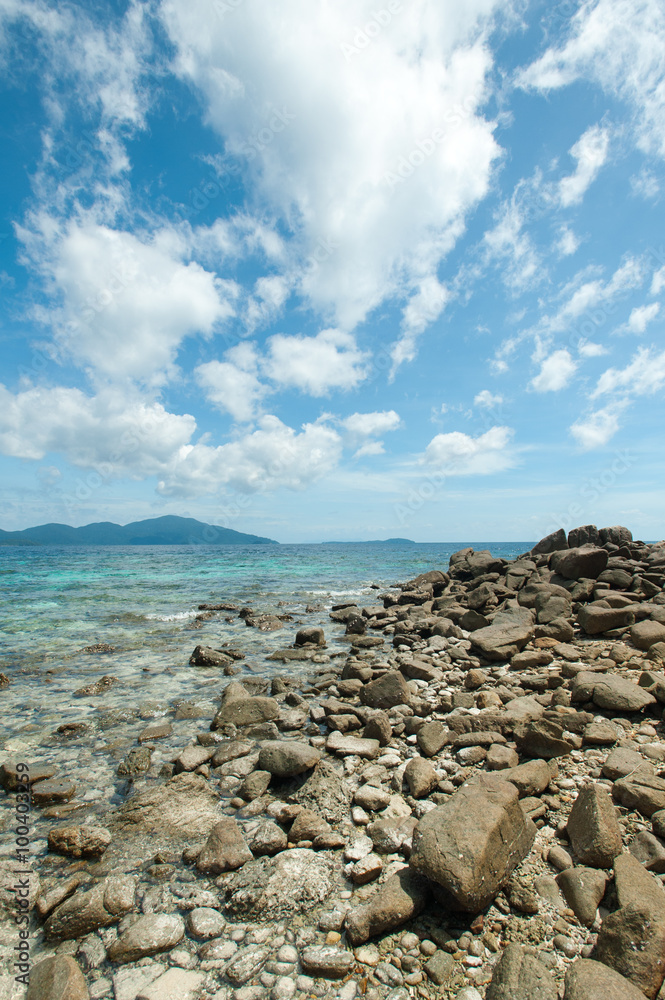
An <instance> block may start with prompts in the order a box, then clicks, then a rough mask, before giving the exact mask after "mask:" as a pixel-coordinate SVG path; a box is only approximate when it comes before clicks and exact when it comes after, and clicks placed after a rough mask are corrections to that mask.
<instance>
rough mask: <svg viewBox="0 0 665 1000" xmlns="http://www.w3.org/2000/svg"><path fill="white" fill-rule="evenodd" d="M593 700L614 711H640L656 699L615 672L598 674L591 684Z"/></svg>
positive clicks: (601, 706) (600, 705)
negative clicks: (592, 684)
mask: <svg viewBox="0 0 665 1000" xmlns="http://www.w3.org/2000/svg"><path fill="white" fill-rule="evenodd" d="M592 697H593V702H594V704H595V705H598V706H599V708H608V709H611V710H612V711H614V712H641V711H642V709H644V708H647V707H648V706H649V705H655V704H656V699H655V698H654V696H653V695H652V694H649V692H648V691H645V689H644V688H642V687H640V686H639V685H638V684H633V682H632V681H629V680H628V679H627V678H626V677H619V676H618V675H617V674H608V675H606V676H604V675H598V676H597V680H596V682H595V683H594V686H593V695H592Z"/></svg>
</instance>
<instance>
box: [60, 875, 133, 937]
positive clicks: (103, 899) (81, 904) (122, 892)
mask: <svg viewBox="0 0 665 1000" xmlns="http://www.w3.org/2000/svg"><path fill="white" fill-rule="evenodd" d="M135 891H136V880H135V879H134V878H132V877H131V876H129V875H122V876H111V877H110V878H106V879H103V880H102V881H101V882H97V883H96V885H94V886H93V887H92V889H88V890H86V891H80V892H76V893H74V895H73V896H69V897H68V898H67V899H65V901H64V902H63V903H61V904H60V905H59V906H58V907H57V908H56V909H55V910H54V911H53V912H52V913H51V915H50V917H49V918H48V920H47V921H46V923H45V924H44V933H45V935H46V937H47V938H61V939H64V940H68V941H69V940H72V939H73V938H78V937H85V935H86V934H90V933H92V931H96V930H97V929H98V928H99V927H109V926H110V925H111V924H116V923H117V922H118V921H119V920H120V918H121V917H123V916H124V914H125V913H128V912H129V911H130V910H132V909H133V908H134V893H135Z"/></svg>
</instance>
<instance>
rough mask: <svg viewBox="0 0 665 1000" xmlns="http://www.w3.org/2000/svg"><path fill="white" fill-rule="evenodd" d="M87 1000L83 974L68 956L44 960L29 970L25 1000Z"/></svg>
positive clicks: (57, 956) (87, 994)
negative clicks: (28, 983)
mask: <svg viewBox="0 0 665 1000" xmlns="http://www.w3.org/2000/svg"><path fill="white" fill-rule="evenodd" d="M8 995H9V994H8ZM89 998H90V994H89V992H88V986H87V984H86V981H85V978H84V976H83V973H82V972H81V970H80V969H79V967H78V965H77V964H76V962H75V961H74V959H73V958H71V957H70V956H69V955H55V956H53V957H52V958H45V959H44V960H43V961H42V962H38V963H37V965H35V966H34V967H33V968H32V969H31V970H30V985H29V986H28V992H27V993H26V1000H89Z"/></svg>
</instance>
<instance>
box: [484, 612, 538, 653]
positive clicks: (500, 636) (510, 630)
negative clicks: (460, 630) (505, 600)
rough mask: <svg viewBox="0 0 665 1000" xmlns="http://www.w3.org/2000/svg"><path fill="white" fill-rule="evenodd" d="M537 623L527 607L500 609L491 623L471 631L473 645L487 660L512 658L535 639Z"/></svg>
mask: <svg viewBox="0 0 665 1000" xmlns="http://www.w3.org/2000/svg"><path fill="white" fill-rule="evenodd" d="M534 634H535V625H534V623H533V616H532V615H531V612H530V611H528V610H526V609H520V610H513V611H500V612H499V613H498V614H497V615H496V616H495V618H494V621H493V622H492V624H491V625H488V626H487V627H486V628H479V629H477V630H476V631H475V632H472V633H471V636H470V639H471V645H472V647H473V649H474V650H475V651H476V652H479V653H480V654H481V656H483V657H484V658H485V659H486V660H491V661H502V660H510V659H511V658H512V657H513V656H514V655H515V654H516V653H519V652H520V650H522V649H524V647H525V646H526V644H527V642H529V641H530V640H531V639H533V636H534Z"/></svg>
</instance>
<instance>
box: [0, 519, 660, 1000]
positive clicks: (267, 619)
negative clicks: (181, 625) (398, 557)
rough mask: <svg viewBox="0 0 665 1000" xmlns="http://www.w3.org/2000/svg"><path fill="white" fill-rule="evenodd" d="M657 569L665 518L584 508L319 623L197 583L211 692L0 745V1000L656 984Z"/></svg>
mask: <svg viewBox="0 0 665 1000" xmlns="http://www.w3.org/2000/svg"><path fill="white" fill-rule="evenodd" d="M664 586H665V543H663V542H661V543H657V544H646V543H643V542H640V541H636V540H634V539H633V537H632V534H631V532H630V531H629V530H628V529H627V528H625V527H619V526H615V527H611V528H604V529H600V530H598V529H597V528H596V527H595V526H593V525H586V526H584V527H580V528H577V529H574V530H572V531H570V532H569V533H568V535H566V534H565V533H564V532H563V531H558V532H556V533H554V534H553V535H550V536H548V537H547V538H544V539H543V540H542V541H540V542H539V543H538V544H537V545H536V546H535V547H534V548H532V549H531V550H530V551H529V552H527V553H525V554H524V555H521V556H519V557H518V558H516V559H511V560H508V559H505V558H502V557H499V556H496V555H493V554H492V552H490V551H488V550H483V551H474V550H473V549H472V548H465V549H461V550H460V551H458V552H456V553H454V554H453V555H452V556H451V558H450V565H449V566H446V567H445V569H444V568H438V567H436V566H433V567H432V568H431V569H430V570H429V571H427V572H424V573H420V574H418V575H416V576H415V577H414V578H413V579H410V580H403V581H401V583H400V584H399V585H397V584H396V585H395V586H393V587H389V588H385V589H383V588H378V589H376V590H375V591H374V592H373V594H374V596H373V597H372V598H371V599H370V600H367V602H365V603H358V602H351V601H341V602H340V603H339V604H333V606H332V608H331V609H330V611H329V612H328V611H326V616H327V622H328V623H327V624H326V625H325V626H324V627H322V626H321V624H320V619H321V615H320V609H314V608H312V609H311V610H310V609H309V608H308V609H306V610H305V612H304V613H303V614H302V615H301V616H299V618H300V619H301V621H300V622H296V621H295V620H294V619H293V616H290V615H287V614H280V613H279V609H272V610H266V609H263V608H261V607H259V606H258V605H257V606H252V607H250V606H247V607H243V606H239V605H238V604H237V603H234V602H232V601H229V600H228V599H227V597H226V595H225V594H223V593H220V594H219V599H218V600H217V601H209V602H206V603H202V604H201V606H200V608H199V609H198V611H197V614H196V616H195V617H194V618H193V619H192V621H191V623H190V625H189V626H188V627H189V629H190V630H191V640H192V641H191V647H192V653H191V659H190V664H191V669H192V670H193V671H196V670H199V669H200V670H201V671H202V673H201V677H202V678H204V677H205V683H204V681H203V680H202V682H201V683H202V687H205V688H206V690H208V692H209V691H211V690H212V685H214V691H215V692H216V694H217V697H216V702H215V704H214V706H213V708H212V710H211V711H210V712H209V713H208V714H207V715H205V714H204V713H203V712H202V711H201V710H200V708H197V706H195V705H192V704H191V703H190V702H187V701H182V702H181V703H180V705H179V706H178V708H177V709H176V710H175V711H172V712H168V713H167V712H164V711H162V710H160V709H158V708H152V709H151V707H150V705H149V704H146V705H143V706H141V707H138V708H137V706H136V705H134V704H130V702H131V700H132V699H131V698H128V703H127V705H126V706H124V707H121V708H116V709H114V710H113V711H112V712H111V711H109V712H107V713H106V716H108V717H109V718H107V719H106V723H105V724H102V725H101V726H100V727H98V728H97V729H94V727H93V725H92V723H91V718H90V716H89V715H86V714H85V713H82V715H81V719H80V720H79V721H71V720H66V721H63V722H62V724H61V725H59V726H55V727H54V729H53V732H52V734H51V736H50V738H49V742H47V743H46V744H44V745H40V746H39V747H34V746H33V747H29V748H28V749H26V750H25V751H24V752H19V749H17V747H16V746H14V747H13V748H12V744H11V742H10V743H9V747H10V749H9V750H7V749H6V750H5V753H4V757H3V759H2V762H1V766H0V783H1V785H2V788H3V789H4V792H2V793H0V794H1V795H2V797H3V799H4V802H3V813H2V816H3V822H4V828H3V830H2V842H3V853H2V855H1V856H0V917H1V923H0V940H1V942H2V945H3V967H2V974H3V977H2V986H0V998H1V1000H18V998H23V997H27V998H28V1000H232V998H233V1000H290V998H296V1000H309V998H314V997H322V998H325V997H330V998H335V1000H354V998H361V997H365V998H366V1000H409V998H412V997H414V998H416V997H421V998H435V997H441V998H446V1000H483V998H484V1000H641V998H644V997H647V998H649V1000H663V998H664V997H665V987H664V986H663V981H664V979H665V888H664V886H663V881H664V879H665V728H664V725H663V718H662V717H663V706H664V705H665V590H664V589H663V588H664ZM308 614H309V617H310V618H311V619H312V621H314V619H315V618H316V623H314V624H312V623H311V622H310V623H308ZM230 621H233V622H235V623H236V624H242V627H243V629H244V630H245V631H246V633H247V635H251V636H252V642H253V643H254V648H255V647H256V644H257V637H261V636H265V639H266V642H268V639H270V640H271V642H272V645H271V646H270V649H271V651H270V653H269V654H268V656H267V659H268V661H269V662H270V664H271V671H270V674H269V675H266V674H265V672H263V673H260V672H257V671H256V670H253V669H251V663H249V662H248V659H247V651H246V649H244V648H243V644H242V642H241V641H238V642H234V644H229V643H227V642H219V643H215V641H214V638H215V629H216V625H217V623H220V624H221V623H223V622H230ZM238 634H240V633H238V632H237V631H236V632H235V633H234V635H238ZM278 634H279V638H280V642H279V643H276V642H275V641H274V638H275V636H277V635H278ZM199 638H201V639H204V640H205V641H198V640H199ZM282 639H283V642H282ZM109 648H110V647H109ZM107 652H108V650H106V649H105V648H104V643H99V644H98V645H97V646H96V647H94V646H91V647H90V648H89V649H88V650H87V655H89V656H90V657H96V658H97V660H96V661H95V662H100V663H101V662H102V661H103V657H104V656H105V655H106V654H107ZM250 659H251V657H250ZM211 678H212V680H211ZM1 683H2V684H3V685H4V692H5V693H6V692H8V691H10V690H11V688H12V687H13V686H14V684H15V683H16V680H15V678H13V677H12V678H9V677H5V676H4V675H2V681H1ZM117 683H118V681H117V678H116V677H115V676H114V675H113V674H111V673H105V672H104V670H103V668H102V669H100V670H99V671H98V674H97V676H96V678H95V680H94V681H93V682H92V683H89V684H87V685H84V686H83V687H81V688H80V689H79V690H78V691H77V692H76V693H77V694H78V695H80V696H82V697H83V698H87V699H88V700H90V699H93V700H97V701H99V702H100V703H102V704H103V700H104V697H105V695H106V693H107V692H108V691H112V690H113V689H114V686H115V685H116V684H117ZM132 697H133V696H132ZM204 702H205V699H204ZM123 711H124V712H125V715H124V717H123V714H122V713H123ZM111 716H114V717H113V718H110V717H111ZM105 727H106V728H105ZM114 727H115V728H114ZM123 727H124V728H123ZM100 728H101V731H102V732H106V733H107V734H110V735H107V737H106V738H105V739H106V742H105V747H107V748H108V747H109V746H110V749H111V751H112V752H114V753H115V757H114V774H113V775H112V779H109V778H108V777H104V776H103V774H102V772H101V771H98V765H97V763H96V756H95V752H96V748H97V747H98V742H97V741H98V740H99V732H100ZM93 730H94V731H93ZM114 740H115V743H114ZM86 766H89V771H88V772H87V778H86V777H85V775H86V771H85V768H86ZM74 771H76V777H75V778H74ZM81 774H83V775H84V778H83V780H81V777H80V776H81ZM98 779H99V780H98ZM26 817H29V818H26ZM25 825H28V826H29V829H30V832H31V835H32V836H33V848H32V853H30V848H28V847H26V846H24V845H23V842H22V833H21V832H17V831H23V830H24V828H25ZM34 838H36V840H35V839H34ZM28 839H30V838H28ZM34 843H37V844H38V845H42V846H41V847H40V848H39V849H37V850H35V849H34ZM18 880H20V881H18ZM23 965H27V966H29V967H30V969H31V971H30V978H29V986H28V985H27V982H26V978H25V977H26V975H27V973H23V970H22V966H23ZM22 976H23V978H22V979H21V977H22ZM16 977H19V978H18V979H17V978H16Z"/></svg>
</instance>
